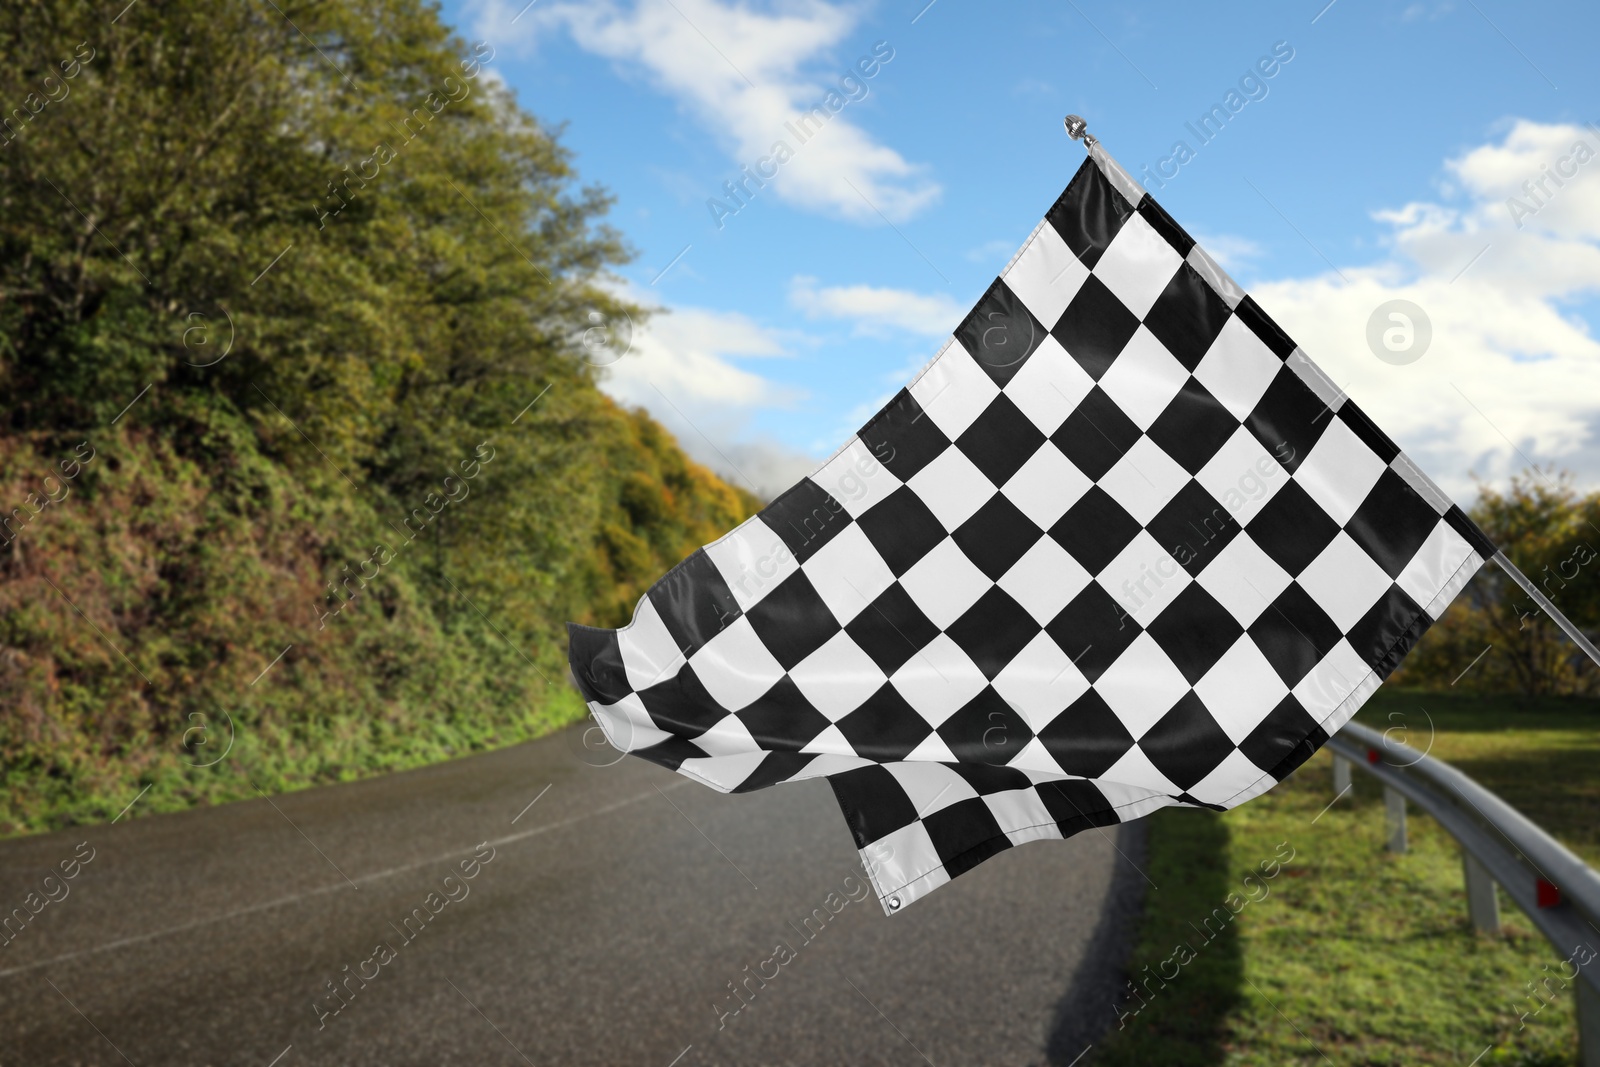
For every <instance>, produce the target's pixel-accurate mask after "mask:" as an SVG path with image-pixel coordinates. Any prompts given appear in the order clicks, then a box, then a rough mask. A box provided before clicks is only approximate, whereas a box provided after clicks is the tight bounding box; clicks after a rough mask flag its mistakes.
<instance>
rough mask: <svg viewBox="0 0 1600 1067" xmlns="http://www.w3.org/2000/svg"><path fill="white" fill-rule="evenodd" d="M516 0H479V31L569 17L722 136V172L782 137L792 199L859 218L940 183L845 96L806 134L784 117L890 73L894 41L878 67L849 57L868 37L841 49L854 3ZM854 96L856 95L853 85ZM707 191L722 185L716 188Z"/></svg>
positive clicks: (922, 198)
mask: <svg viewBox="0 0 1600 1067" xmlns="http://www.w3.org/2000/svg"><path fill="white" fill-rule="evenodd" d="M524 2H525V0H477V2H476V4H475V5H474V6H475V8H476V11H477V14H478V20H477V32H478V33H480V34H481V35H483V36H484V37H486V38H489V39H492V40H504V41H508V42H515V41H522V42H528V43H531V42H532V41H533V40H535V39H536V38H537V36H538V35H539V34H540V33H550V32H554V31H556V30H558V29H565V30H566V32H567V33H569V34H570V35H571V37H572V39H573V40H574V41H575V42H576V43H577V44H578V46H579V47H581V48H583V49H584V50H585V51H588V52H591V53H593V54H595V55H599V56H603V57H605V58H607V59H611V60H614V61H616V62H617V63H618V64H620V65H622V66H623V67H624V69H625V70H629V71H632V70H638V71H642V72H643V73H644V74H645V75H646V76H647V78H648V79H649V81H650V82H651V83H652V84H653V85H654V87H655V88H656V89H657V90H659V91H660V92H662V93H665V94H666V95H668V96H670V97H672V98H673V99H674V100H676V101H677V102H678V103H679V104H680V106H682V107H684V108H685V109H687V110H688V111H689V112H690V113H692V114H693V115H695V116H696V117H697V118H698V119H699V120H700V122H701V123H702V124H704V125H705V126H706V127H707V128H708V129H709V130H710V131H711V133H712V135H713V136H715V137H716V138H717V139H718V140H719V141H720V142H721V143H722V144H723V146H724V147H725V148H726V149H727V151H728V153H729V157H730V159H731V161H732V163H733V166H732V167H731V168H730V175H732V174H733V172H735V171H737V170H738V169H739V168H740V167H741V166H744V165H750V166H752V167H754V166H755V165H756V163H757V161H758V160H760V159H762V158H763V157H766V156H768V155H769V154H770V153H772V152H773V150H774V143H775V142H777V141H780V140H781V141H784V142H785V143H786V144H787V145H788V146H789V148H790V149H791V150H792V151H793V153H794V156H793V158H792V159H791V160H790V161H788V162H787V163H786V164H784V165H783V166H782V168H781V169H780V170H779V171H778V174H777V177H776V178H775V179H773V180H772V182H771V183H770V184H771V187H772V189H773V190H774V192H775V194H776V195H777V196H778V197H780V198H782V199H784V200H787V201H788V202H789V203H791V204H794V205H795V206H798V207H801V208H805V209H808V210H814V211H820V212H823V213H826V214H830V215H835V216H839V217H842V218H846V219H850V220H854V221H861V222H867V221H872V222H876V221H877V220H878V212H880V211H881V212H882V213H883V214H884V215H885V216H886V217H888V218H889V219H891V220H895V221H899V220H903V219H906V218H909V217H910V216H912V215H913V214H915V213H916V212H917V211H919V210H920V209H921V208H923V207H925V206H927V205H928V204H930V203H932V202H933V201H934V200H935V199H936V198H937V197H938V195H939V187H938V185H937V184H935V183H934V182H933V181H932V180H930V179H929V178H928V177H927V176H926V174H925V173H924V168H922V167H920V166H918V165H917V164H913V163H911V162H909V161H907V160H906V159H905V158H904V157H903V156H901V155H900V153H898V152H896V151H895V150H894V149H892V148H889V147H888V146H886V145H883V144H880V143H879V142H878V141H876V140H875V139H874V138H873V137H872V136H871V135H870V134H868V133H867V132H866V131H864V130H863V129H862V128H861V127H859V126H857V125H855V124H854V123H853V122H851V121H850V118H849V110H848V107H849V106H855V105H846V107H845V108H844V109H843V110H840V111H838V112H837V113H836V114H834V115H833V116H832V117H831V118H829V119H828V121H827V122H826V124H824V125H822V126H821V129H820V131H819V132H817V133H815V134H814V135H812V136H810V137H809V139H807V140H806V141H805V143H803V144H802V143H800V142H799V140H798V139H797V138H796V137H795V136H794V135H793V134H792V133H790V132H789V130H787V129H786V128H785V125H784V124H785V123H786V122H795V123H798V122H799V121H800V117H801V115H802V114H804V113H805V112H807V111H809V110H810V109H811V108H813V107H814V106H816V105H818V104H820V103H822V102H823V100H824V98H825V97H826V96H827V95H828V93H829V92H830V90H837V89H838V88H839V82H840V79H841V78H843V77H845V76H846V75H849V76H851V77H852V78H854V79H856V82H855V84H858V85H860V86H863V87H864V91H865V93H866V95H870V94H871V90H872V85H873V82H874V80H875V79H876V78H883V77H892V76H893V74H892V71H893V66H892V62H893V50H892V46H887V45H886V46H885V48H886V50H887V51H886V54H887V55H888V56H889V61H888V64H886V65H880V66H879V67H878V69H877V71H876V72H875V75H874V78H861V77H860V76H859V73H858V72H857V71H855V69H854V64H855V63H856V61H857V59H858V56H857V54H856V52H857V51H859V52H860V53H861V54H862V55H868V53H870V52H871V46H864V47H861V48H859V49H856V50H853V51H851V52H848V53H846V52H837V50H838V48H839V46H840V45H841V44H842V42H843V40H844V37H845V36H846V34H848V33H849V32H850V31H851V30H852V29H853V28H854V26H855V22H856V18H857V9H856V8H855V7H854V6H846V5H838V4H829V3H823V2H821V0H796V2H792V3H787V4H785V5H783V6H782V7H781V8H780V9H779V10H778V11H775V12H772V13H766V12H761V11H757V10H754V9H752V8H751V7H749V6H747V5H745V4H742V3H724V2H721V0H670V2H669V0H637V2H636V3H634V4H632V5H624V4H619V3H616V2H613V0H585V2H583V3H556V4H550V5H544V4H541V5H540V6H538V7H535V8H533V9H532V10H531V11H526V12H525V13H524V14H522V15H521V16H520V17H518V14H517V13H518V12H519V11H520V10H522V8H523V6H524ZM514 19H515V20H516V24H515V25H513V24H512V23H513V20H514ZM836 52H837V54H836ZM882 54H884V53H880V60H881V58H882ZM869 58H870V56H869ZM842 95H843V94H841V96H842ZM855 99H856V100H860V99H864V97H863V96H862V95H860V91H859V90H858V92H857V93H856V95H855ZM852 186H854V188H852ZM858 190H859V192H858ZM704 195H705V196H707V197H711V196H717V197H721V196H723V193H722V191H721V189H720V188H713V189H707V190H706V192H705V194H704ZM735 206H736V205H735Z"/></svg>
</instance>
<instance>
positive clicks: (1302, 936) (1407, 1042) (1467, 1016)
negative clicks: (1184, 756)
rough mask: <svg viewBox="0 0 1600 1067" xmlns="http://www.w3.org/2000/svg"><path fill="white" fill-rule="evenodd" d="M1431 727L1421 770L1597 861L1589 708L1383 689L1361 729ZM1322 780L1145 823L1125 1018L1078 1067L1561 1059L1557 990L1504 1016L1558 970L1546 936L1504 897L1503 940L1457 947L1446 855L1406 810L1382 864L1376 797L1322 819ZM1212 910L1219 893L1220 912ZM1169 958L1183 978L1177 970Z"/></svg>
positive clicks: (1568, 1055) (1314, 777)
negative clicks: (1459, 780)
mask: <svg viewBox="0 0 1600 1067" xmlns="http://www.w3.org/2000/svg"><path fill="white" fill-rule="evenodd" d="M1420 709H1426V712H1427V714H1426V715H1424V714H1423V713H1422V711H1421V710H1420ZM1430 717H1431V721H1432V730H1431V739H1432V754H1433V755H1435V756H1438V757H1440V758H1442V759H1446V760H1449V761H1450V762H1453V763H1455V764H1456V765H1457V766H1459V767H1461V768H1462V770H1464V771H1465V772H1466V773H1468V774H1470V775H1472V776H1473V777H1474V778H1477V779H1478V780H1479V781H1480V782H1482V783H1483V784H1484V785H1486V786H1488V787H1489V788H1490V789H1493V790H1494V791H1496V792H1498V793H1499V794H1500V795H1501V796H1503V797H1505V798H1506V799H1507V800H1508V801H1509V802H1511V803H1512V804H1514V805H1516V806H1517V807H1518V808H1520V809H1521V810H1522V811H1523V812H1525V813H1526V814H1527V815H1529V816H1530V817H1531V818H1533V819H1534V820H1535V821H1537V822H1538V823H1540V824H1541V825H1542V826H1544V827H1545V828H1546V829H1547V830H1549V831H1550V832H1551V833H1552V834H1554V835H1555V836H1556V837H1558V838H1560V839H1561V840H1562V841H1563V842H1564V843H1566V844H1567V845H1568V846H1569V847H1571V848H1573V849H1574V851H1577V852H1578V853H1579V854H1580V855H1583V856H1584V857H1585V858H1586V859H1588V860H1589V861H1590V862H1594V861H1595V860H1596V858H1597V857H1600V789H1597V774H1596V771H1595V767H1596V762H1595V760H1596V756H1597V755H1600V704H1597V703H1596V702H1594V701H1566V700H1546V701H1539V702H1530V701H1519V700H1516V699H1514V698H1478V697H1468V696H1456V695H1454V694H1451V695H1444V694H1437V693H1415V692H1407V691H1404V690H1387V689H1386V690H1382V691H1380V692H1379V693H1378V695H1377V696H1376V697H1374V698H1373V700H1372V701H1371V702H1370V703H1369V705H1368V706H1367V708H1365V709H1363V711H1362V713H1361V715H1360V717H1359V718H1360V721H1362V722H1365V723H1367V724H1368V725H1371V726H1374V727H1377V728H1380V729H1381V728H1388V727H1393V726H1402V725H1403V726H1405V727H1407V728H1408V730H1409V736H1408V737H1406V738H1405V740H1407V741H1408V742H1409V743H1411V744H1413V745H1415V747H1417V748H1424V747H1426V746H1427V745H1428V743H1429V738H1430V728H1429V726H1428V723H1429V719H1430ZM1395 736H1397V737H1398V735H1395ZM1331 780H1332V779H1331V770H1330V757H1329V755H1328V754H1327V753H1326V752H1323V753H1319V754H1318V755H1317V756H1316V757H1315V758H1313V759H1312V760H1311V761H1309V762H1308V763H1307V764H1306V765H1305V766H1304V767H1302V768H1301V769H1300V771H1299V773H1298V774H1297V775H1296V776H1294V777H1293V778H1291V779H1290V780H1289V781H1287V782H1284V783H1282V784H1281V785H1279V786H1278V787H1277V788H1275V789H1273V790H1272V791H1271V792H1270V793H1268V794H1267V795H1265V796H1263V797H1260V798H1258V799H1256V800H1253V801H1251V802H1250V803H1248V804H1245V805H1243V806H1242V807H1240V808H1237V809H1235V810H1233V811H1229V812H1226V813H1221V814H1217V813H1212V812H1205V811H1197V810H1189V809H1169V810H1166V811H1162V812H1158V813H1157V814H1156V815H1155V816H1154V817H1152V819H1151V820H1150V822H1151V825H1150V856H1149V862H1148V865H1147V867H1146V870H1147V873H1148V874H1149V875H1150V878H1151V881H1152V882H1154V883H1155V886H1156V887H1157V888H1153V889H1150V890H1149V892H1148V895H1147V898H1146V904H1145V917H1144V920H1143V923H1142V926H1141V929H1140V934H1139V937H1138V941H1137V944H1136V946H1135V949H1134V954H1133V959H1132V962H1131V964H1130V967H1129V970H1130V976H1131V977H1132V978H1133V979H1134V980H1135V981H1138V982H1140V983H1141V991H1140V992H1141V997H1142V1001H1141V999H1140V998H1135V997H1132V996H1129V997H1128V998H1127V1001H1126V1003H1125V1004H1124V1006H1123V1009H1122V1010H1123V1011H1125V1012H1126V1011H1129V1010H1130V1009H1135V1008H1137V1009H1139V1010H1138V1011H1137V1012H1136V1013H1135V1014H1129V1015H1125V1016H1123V1018H1122V1020H1121V1022H1122V1026H1121V1027H1119V1026H1118V1024H1117V1022H1115V1021H1114V1022H1113V1023H1112V1030H1111V1033H1110V1034H1109V1035H1108V1036H1107V1038H1105V1039H1103V1040H1102V1041H1101V1042H1099V1043H1097V1044H1096V1046H1095V1047H1094V1049H1093V1051H1092V1052H1091V1053H1090V1055H1089V1056H1088V1057H1086V1058H1085V1061H1084V1062H1085V1067H1087V1065H1089V1064H1100V1065H1121V1064H1138V1065H1146V1064H1163V1065H1165V1064H1175V1065H1187V1064H1230V1065H1232V1064H1238V1065H1244V1064H1252V1065H1254V1064H1260V1065H1274V1067H1276V1065H1281V1064H1322V1065H1326V1064H1335V1065H1341V1067H1342V1065H1345V1064H1396V1065H1399V1064H1406V1065H1410V1064H1455V1065H1461V1067H1465V1065H1466V1064H1469V1063H1472V1062H1473V1060H1474V1057H1476V1056H1478V1055H1479V1053H1481V1052H1483V1051H1484V1050H1485V1048H1489V1051H1488V1052H1487V1053H1486V1054H1485V1055H1483V1056H1482V1058H1481V1059H1479V1060H1477V1063H1478V1064H1480V1065H1488V1064H1496V1065H1507V1064H1517V1065H1523V1067H1535V1065H1538V1067H1544V1065H1556V1064H1571V1063H1573V1062H1574V1060H1575V1058H1576V1048H1577V1039H1576V1024H1575V1021H1574V1017H1573V1010H1572V992H1571V990H1570V988H1569V989H1565V990H1562V991H1560V992H1559V993H1558V994H1557V995H1556V996H1555V998H1554V1000H1553V1003H1551V1004H1550V1005H1549V1006H1548V1007H1545V1008H1544V1009H1543V1010H1542V1011H1541V1012H1540V1013H1538V1014H1537V1015H1530V1016H1529V1017H1528V1018H1527V1021H1526V1023H1525V1024H1522V1023H1520V1022H1519V1019H1518V1016H1519V1014H1520V1013H1521V1012H1523V1011H1526V1010H1529V1008H1530V1007H1531V1005H1530V1002H1529V1000H1528V992H1527V990H1526V985H1527V983H1529V982H1532V981H1535V980H1543V979H1544V978H1545V977H1546V976H1547V975H1548V974H1549V973H1550V972H1549V971H1546V970H1545V966H1546V965H1549V967H1550V968H1551V970H1552V971H1553V970H1554V969H1556V968H1557V967H1558V966H1559V965H1560V963H1561V959H1560V957H1559V956H1558V955H1557V954H1556V953H1555V952H1554V950H1553V949H1552V948H1551V947H1550V946H1549V944H1548V943H1547V942H1546V941H1545V940H1544V938H1543V937H1542V936H1541V935H1539V934H1538V933H1537V932H1536V931H1535V930H1534V929H1533V927H1532V925H1531V924H1530V923H1529V922H1528V921H1527V919H1526V918H1525V917H1524V916H1523V915H1522V914H1521V912H1519V911H1517V910H1516V909H1515V907H1514V906H1513V905H1511V904H1510V902H1509V901H1508V900H1507V899H1505V898H1504V896H1502V900H1501V907H1502V914H1503V917H1504V920H1505V924H1504V925H1505V928H1506V933H1505V936H1503V937H1500V938H1488V937H1483V936H1481V935H1478V934H1476V933H1474V932H1473V930H1472V928H1471V926H1470V925H1469V924H1468V922H1467V919H1466V900H1465V894H1464V891H1463V888H1462V881H1461V860H1460V853H1459V851H1458V850H1457V849H1456V846H1455V843H1454V841H1453V839H1452V838H1450V837H1449V835H1447V834H1445V833H1444V831H1443V830H1441V829H1440V828H1439V826H1438V825H1437V824H1436V823H1434V822H1433V820H1432V819H1430V818H1428V817H1426V816H1424V815H1422V814H1421V813H1420V812H1418V811H1416V809H1414V808H1413V809H1412V810H1411V815H1410V824H1409V829H1410V844H1411V851H1410V852H1409V853H1408V854H1407V855H1404V856H1394V855H1391V854H1389V853H1388V852H1387V851H1385V849H1384V826H1383V798H1382V789H1381V787H1380V786H1379V785H1378V784H1377V783H1376V782H1374V781H1373V780H1372V779H1370V778H1368V777H1367V776H1365V775H1363V774H1361V773H1359V772H1357V773H1356V775H1355V786H1354V789H1353V790H1352V791H1351V793H1350V794H1349V795H1347V796H1346V797H1345V798H1344V799H1343V800H1341V801H1340V802H1339V803H1337V804H1335V805H1334V806H1332V807H1331V808H1329V807H1327V805H1328V804H1329V801H1331V800H1332V799H1333V790H1332V785H1331ZM1325 808H1326V810H1324V809H1325ZM1289 849H1293V858H1292V859H1291V860H1289V861H1288V862H1286V863H1283V864H1282V865H1281V868H1280V867H1279V866H1277V865H1276V861H1277V860H1279V859H1281V858H1282V857H1283V856H1286V855H1288V850H1289ZM1263 864H1265V867H1263V866H1262V865H1263ZM1263 871H1266V872H1273V871H1276V874H1275V876H1273V877H1264V876H1263ZM1252 874H1253V875H1254V879H1253V880H1252V881H1251V882H1249V883H1246V882H1245V878H1246V876H1248V875H1252ZM1229 894H1237V896H1235V897H1233V898H1232V900H1231V903H1232V905H1233V907H1232V909H1231V910H1230V909H1229V908H1228V907H1227V906H1226V905H1225V903H1224V902H1225V900H1227V899H1228V898H1229ZM1247 895H1248V896H1254V897H1255V898H1257V899H1254V900H1248V899H1247ZM1241 902H1242V903H1241ZM1218 907H1222V909H1223V910H1222V911H1221V912H1220V913H1214V911H1213V909H1216V908H1218ZM1233 911H1237V916H1236V917H1233V916H1232V912H1233ZM1213 914H1216V915H1217V916H1218V917H1217V918H1215V919H1213V920H1212V922H1211V924H1210V926H1209V927H1207V926H1206V925H1205V920H1206V919H1207V918H1208V917H1210V916H1212V915H1213ZM1224 918H1226V921H1223V919H1224ZM1219 928H1220V932H1218V931H1219ZM1179 946H1183V947H1184V948H1186V949H1187V952H1188V953H1192V955H1193V958H1192V959H1191V960H1190V961H1189V962H1187V963H1183V962H1182V961H1183V959H1184V956H1185V955H1186V953H1178V954H1176V955H1175V952H1174V950H1175V949H1176V948H1179ZM1147 967H1148V968H1149V970H1146V969H1145V968H1147ZM1163 976H1165V977H1166V978H1167V979H1168V980H1166V981H1163ZM1141 1002H1142V1005H1143V1006H1142V1007H1141ZM1513 1003H1516V1004H1518V1005H1519V1006H1518V1007H1517V1008H1515V1009H1514V1008H1513V1007H1512V1005H1513Z"/></svg>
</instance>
